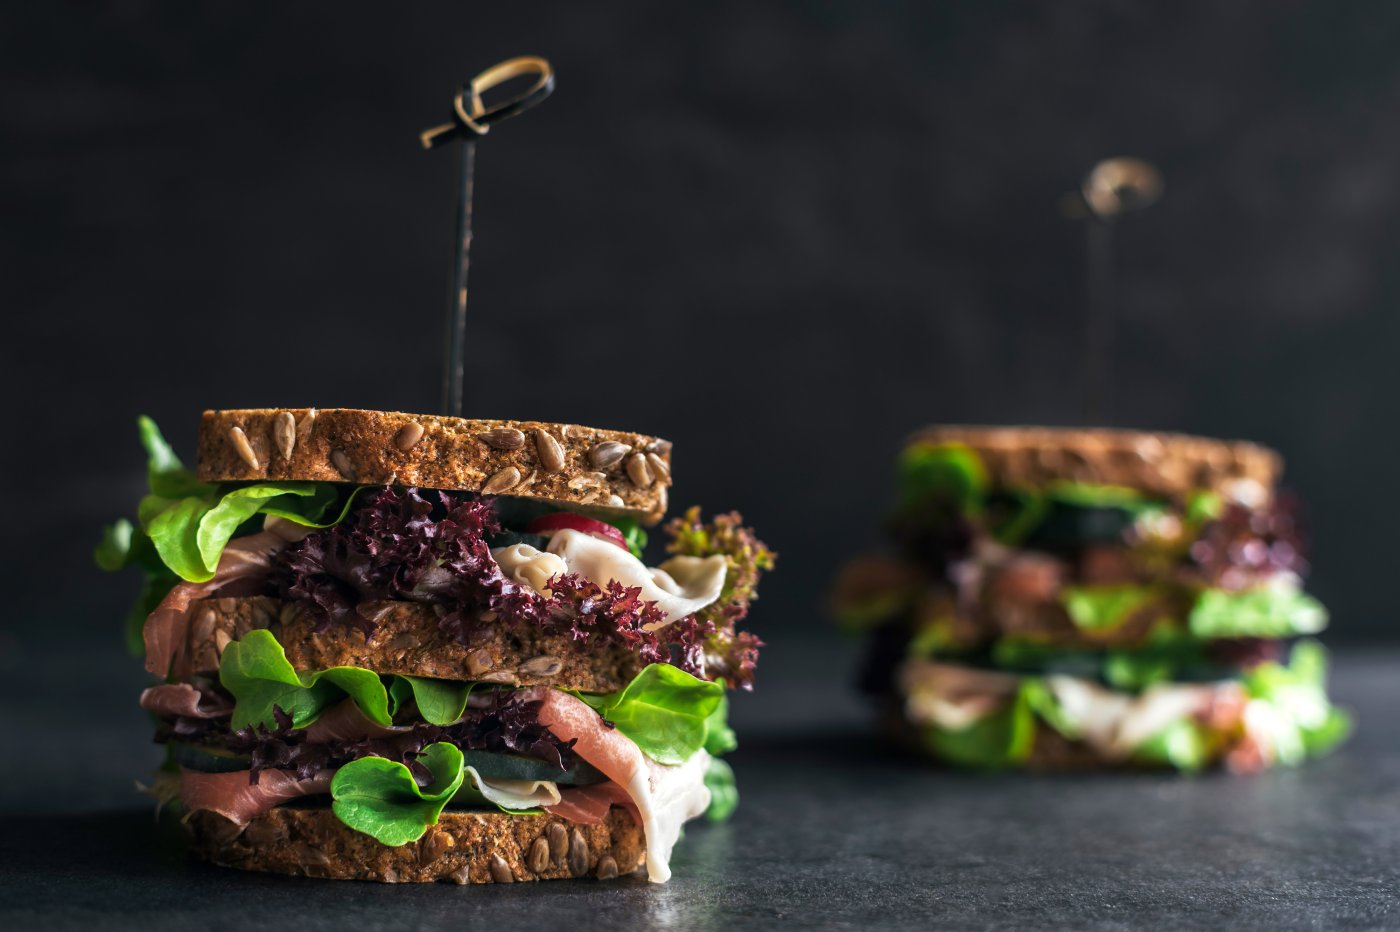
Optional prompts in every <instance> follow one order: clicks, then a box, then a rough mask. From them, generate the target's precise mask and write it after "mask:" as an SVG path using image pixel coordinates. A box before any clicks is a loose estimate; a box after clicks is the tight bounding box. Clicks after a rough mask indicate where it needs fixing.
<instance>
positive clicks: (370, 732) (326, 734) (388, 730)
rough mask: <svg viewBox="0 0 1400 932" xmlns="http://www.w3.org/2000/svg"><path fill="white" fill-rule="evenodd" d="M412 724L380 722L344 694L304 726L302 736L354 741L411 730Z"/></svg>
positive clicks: (322, 741)
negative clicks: (375, 720)
mask: <svg viewBox="0 0 1400 932" xmlns="http://www.w3.org/2000/svg"><path fill="white" fill-rule="evenodd" d="M412 730H413V726H412V725H381V724H379V723H378V722H372V721H370V720H369V718H367V717H366V716H365V713H363V712H361V711H360V707H359V706H358V705H356V704H355V700H354V699H350V698H346V699H343V700H341V701H340V702H337V703H336V704H335V705H333V706H331V707H330V708H329V709H327V710H326V711H324V712H322V713H321V717H320V718H318V719H316V721H314V722H312V723H311V724H310V725H308V726H306V740H307V741H309V742H311V743H312V744H330V743H331V742H334V741H356V740H358V739H360V738H389V737H392V736H394V735H401V734H406V733H408V732H411V731H412Z"/></svg>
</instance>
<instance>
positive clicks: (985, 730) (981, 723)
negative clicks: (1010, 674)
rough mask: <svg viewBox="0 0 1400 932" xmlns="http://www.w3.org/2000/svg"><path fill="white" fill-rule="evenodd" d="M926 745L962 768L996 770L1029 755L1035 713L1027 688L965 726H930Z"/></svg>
mask: <svg viewBox="0 0 1400 932" xmlns="http://www.w3.org/2000/svg"><path fill="white" fill-rule="evenodd" d="M925 740H926V741H927V742H928V744H929V747H930V748H932V749H933V751H934V752H935V753H936V754H938V755H939V756H940V757H942V758H944V759H946V760H949V761H952V762H953V763H956V764H961V765H963V766H965V767H979V768H984V769H998V768H1002V767H1008V766H1010V765H1012V764H1018V763H1020V762H1022V761H1024V760H1026V758H1028V757H1030V753H1031V746H1032V745H1033V744H1034V742H1035V715H1034V714H1033V712H1032V709H1031V699H1030V697H1029V696H1028V695H1027V693H1026V690H1024V689H1021V690H1019V691H1018V692H1017V693H1016V698H1015V699H1014V700H1013V701H1012V702H1010V703H1009V704H1008V705H1007V706H1006V707H1005V708H1002V709H998V710H997V711H995V712H992V713H990V714H988V715H985V716H983V717H982V718H980V719H978V720H977V721H975V722H973V723H972V724H970V725H968V726H967V727H966V728H961V729H952V728H944V727H941V726H936V725H935V726H931V727H930V728H929V729H928V730H927V731H926V732H925Z"/></svg>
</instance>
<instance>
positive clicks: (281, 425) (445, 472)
mask: <svg viewBox="0 0 1400 932" xmlns="http://www.w3.org/2000/svg"><path fill="white" fill-rule="evenodd" d="M197 472H198V474H199V478H200V479H202V480H204V481H206V482H226V481H247V480H258V479H280V480H303V481H317V482H351V483H357V484H361V485H408V486H419V487H422V488H428V489H444V490H451V491H461V492H479V493H482V494H488V495H512V496H519V497H523V498H535V499H542V500H547V501H551V502H559V503H561V504H566V505H570V506H586V507H587V508H591V509H596V510H597V511H599V512H603V513H616V514H631V515H634V516H637V517H640V518H642V519H643V520H646V521H648V522H655V521H657V520H660V518H661V516H662V515H663V514H664V513H665V511H666V504H667V487H668V486H669V485H670V484H671V444H670V441H667V440H661V439H659V438H657V437H650V436H646V435H644V434H636V433H630V432H627V431H617V430H600V429H598V428H594V427H581V426H579V425H577V424H549V423H543V422H540V421H483V420H468V419H464V418H455V417H445V416H439V415H419V414H403V413H401V412H396V411H360V410H355V409H351V408H320V409H317V408H255V409H243V410H228V411H205V412H204V417H203V420H202V421H201V422H200V428H199V461H198V467H197Z"/></svg>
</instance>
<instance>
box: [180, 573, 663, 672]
mask: <svg viewBox="0 0 1400 932" xmlns="http://www.w3.org/2000/svg"><path fill="white" fill-rule="evenodd" d="M191 608H192V613H191V618H192V621H191V624H190V632H189V644H188V646H187V648H186V650H187V651H188V657H189V670H190V672H192V673H199V674H215V673H217V671H218V669H219V660H220V658H221V656H222V655H223V650H224V647H226V646H227V645H228V644H229V642H230V641H237V640H240V639H241V638H242V637H243V636H244V635H245V634H247V633H248V632H249V631H252V630H255V629H258V628H267V629H268V630H270V631H271V632H272V633H273V635H274V636H276V638H277V642H278V643H279V644H281V645H282V647H283V649H284V650H285V651H286V653H287V660H288V661H289V662H290V663H291V664H292V666H293V667H295V668H296V669H298V670H324V669H326V668H328V667H339V666H347V667H364V668H365V669H367V670H373V671H375V672H376V673H394V674H399V675H402V676H426V677H433V678H434V679H444V680H462V681H466V680H471V681H474V682H478V683H496V684H500V685H505V686H514V687H517V688H520V689H525V688H527V687H530V686H554V687H557V688H559V689H577V690H581V691H583V692H590V693H610V692H615V691H617V690H619V689H622V688H623V687H624V686H626V685H627V684H628V683H629V682H631V680H632V678H633V677H635V676H636V675H637V674H638V673H640V672H641V670H642V667H643V666H645V664H644V663H643V661H642V660H641V659H640V658H639V657H638V655H637V654H636V653H635V652H633V651H630V650H628V649H627V648H626V647H623V646H621V645H617V644H614V645H609V646H608V647H604V648H601V649H598V650H594V651H581V650H579V649H578V647H577V645H576V644H575V643H574V642H573V641H572V639H571V638H570V636H569V635H567V634H544V633H541V632H540V631H538V630H534V629H531V628H521V629H520V630H516V629H514V628H503V627H500V626H498V625H486V626H484V630H483V632H482V634H481V636H480V637H479V638H478V639H477V640H476V641H474V642H473V643H472V645H471V646H470V647H464V646H462V645H461V644H459V643H457V641H455V640H454V639H453V638H452V637H451V635H449V634H447V633H445V632H444V631H443V630H442V629H441V628H440V627H439V626H438V616H437V613H436V612H434V611H433V607H432V606H431V605H422V604H419V603H416V602H367V603H365V604H364V605H362V606H360V611H361V613H362V614H363V615H364V616H365V618H366V619H367V620H372V621H373V622H374V623H375V629H374V634H373V636H371V637H368V638H367V637H366V636H365V635H364V633H363V632H361V631H358V630H352V631H346V630H344V629H342V628H338V627H337V628H333V629H331V630H329V631H325V632H322V633H319V634H318V633H317V632H316V630H315V628H316V622H315V620H314V619H313V618H311V617H310V616H308V615H307V613H306V612H305V611H303V610H302V609H301V608H300V607H299V606H297V605H296V604H295V603H292V602H283V601H281V600H279V599H272V598H267V597H263V596H253V597H249V598H237V599H234V598H223V599H204V600H201V601H197V602H194V603H192V605H191ZM177 665H178V662H177Z"/></svg>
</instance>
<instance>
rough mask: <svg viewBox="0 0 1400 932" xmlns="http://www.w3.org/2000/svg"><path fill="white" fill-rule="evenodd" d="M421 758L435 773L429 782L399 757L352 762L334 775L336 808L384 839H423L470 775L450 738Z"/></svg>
mask: <svg viewBox="0 0 1400 932" xmlns="http://www.w3.org/2000/svg"><path fill="white" fill-rule="evenodd" d="M418 763H420V764H422V765H423V766H425V767H427V768H428V771H429V773H431V774H432V782H431V783H429V784H428V785H427V786H426V787H420V786H419V785H418V783H417V781H415V780H414V779H413V774H412V773H410V772H409V769H408V768H407V767H405V766H404V765H403V764H400V763H398V762H397V761H390V760H385V759H384V758H382V757H361V758H360V759H359V760H354V761H351V762H350V763H348V764H346V765H345V766H344V767H341V768H340V769H339V770H337V771H336V773H335V777H334V778H333V779H332V780H331V798H332V800H333V801H332V803H331V809H332V811H334V812H335V814H336V816H337V817H338V818H339V819H340V821H342V822H344V823H345V824H346V825H348V826H350V827H351V828H353V829H354V830H355V831H357V832H364V833H365V834H366V835H369V836H372V837H373V838H374V839H375V840H377V841H378V842H379V843H380V844H384V845H389V846H390V847H398V846H400V845H406V844H408V843H409V842H411V841H417V840H418V839H419V838H421V837H423V833H424V832H426V831H427V830H428V826H430V825H436V824H437V821H438V817H439V816H440V815H441V814H442V809H443V807H444V806H446V805H447V803H448V800H450V799H452V797H453V795H454V794H456V792H457V790H458V788H459V787H461V785H462V780H463V779H464V778H465V776H466V772H465V771H464V770H463V767H462V752H461V751H460V750H458V749H457V748H456V747H455V746H454V745H451V744H447V743H446V742H442V741H439V742H436V743H434V744H430V745H428V746H427V747H426V748H424V749H423V754H422V756H421V757H419V758H418Z"/></svg>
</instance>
